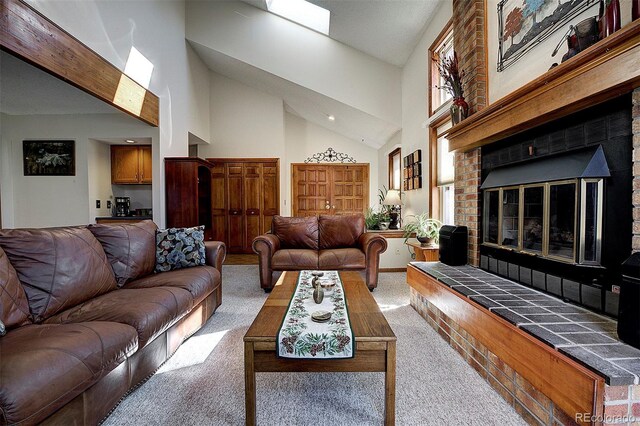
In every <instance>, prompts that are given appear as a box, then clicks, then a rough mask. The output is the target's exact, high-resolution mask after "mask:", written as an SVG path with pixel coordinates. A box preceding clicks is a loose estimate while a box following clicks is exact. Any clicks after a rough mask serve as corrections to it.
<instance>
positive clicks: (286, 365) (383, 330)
mask: <svg viewBox="0 0 640 426" xmlns="http://www.w3.org/2000/svg"><path fill="white" fill-rule="evenodd" d="M298 274H299V272H285V273H284V274H283V275H282V276H281V277H280V280H279V281H278V283H277V284H276V285H275V287H274V288H273V291H272V292H271V294H270V295H269V297H268V298H267V300H266V302H264V305H263V306H262V309H260V312H258V316H257V317H256V319H255V320H254V321H253V324H251V327H249V330H248V331H247V334H245V335H244V380H245V407H246V416H247V421H246V424H247V425H255V424H256V373H258V372H270V373H276V372H384V373H385V401H384V412H385V415H384V424H385V425H393V424H395V414H396V413H395V398H396V336H395V334H393V331H392V330H391V327H389V323H388V322H387V320H386V319H385V317H384V315H382V312H381V311H380V308H378V304H377V303H376V301H375V300H374V298H373V296H372V295H371V293H370V292H369V289H368V288H367V286H366V284H365V283H364V281H363V280H362V278H361V277H360V274H359V273H358V272H340V278H341V279H342V284H343V286H344V293H345V297H346V299H347V305H348V309H349V319H350V320H351V328H352V330H353V335H354V338H355V343H356V353H355V357H354V358H351V359H333V360H324V359H323V360H313V359H309V360H307V359H287V358H279V357H278V356H277V355H276V338H277V334H278V330H279V329H280V325H281V323H282V319H283V318H284V316H285V314H286V312H287V307H288V305H289V301H290V300H291V296H292V295H293V291H294V289H295V287H296V282H297V280H298Z"/></svg>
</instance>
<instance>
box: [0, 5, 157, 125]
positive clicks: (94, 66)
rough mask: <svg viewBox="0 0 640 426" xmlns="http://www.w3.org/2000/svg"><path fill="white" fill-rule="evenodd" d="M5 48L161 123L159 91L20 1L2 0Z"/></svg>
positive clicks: (0, 38)
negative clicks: (139, 80)
mask: <svg viewBox="0 0 640 426" xmlns="http://www.w3.org/2000/svg"><path fill="white" fill-rule="evenodd" d="M0 48H2V50H4V51H6V52H9V53H11V54H12V55H14V56H17V57H18V58H21V59H22V60H24V61H26V62H29V63H30V64H32V65H34V66H36V67H38V68H40V69H42V70H44V71H46V72H48V73H49V74H51V75H53V76H55V77H58V78H60V79H61V80H64V81H66V82H67V83H69V84H71V85H73V86H75V87H77V88H79V89H81V90H83V91H85V92H87V93H89V94H90V95H92V96H95V97H96V98H98V99H100V100H102V101H104V102H106V103H108V104H109V105H112V106H114V107H116V108H118V109H120V110H122V111H124V112H126V113H127V114H130V115H132V116H134V117H136V118H138V119H140V120H142V121H144V122H145V123H147V124H150V125H152V126H158V124H159V118H158V117H159V107H160V102H159V99H158V97H157V96H156V95H154V94H153V93H151V92H150V91H149V90H147V89H145V88H144V87H142V86H141V85H139V84H138V83H136V82H135V81H133V80H132V79H131V78H129V77H128V76H127V75H125V74H124V73H123V72H122V71H120V70H119V69H118V68H116V67H115V66H113V65H112V64H111V63H110V62H108V61H107V60H106V59H104V58H103V57H102V56H100V55H98V54H97V53H96V52H94V51H93V50H91V49H90V48H89V47H87V46H86V45H84V44H83V43H82V42H80V41H79V40H78V39H76V38H75V37H73V36H71V35H70V34H69V33H67V32H66V31H64V30H63V29H62V28H60V27H59V26H57V25H56V24H55V23H53V22H51V21H50V20H48V19H47V18H46V17H45V16H44V15H42V14H40V13H39V12H38V11H36V10H35V9H33V8H31V7H30V6H29V5H27V4H26V3H24V2H22V1H20V0H0Z"/></svg>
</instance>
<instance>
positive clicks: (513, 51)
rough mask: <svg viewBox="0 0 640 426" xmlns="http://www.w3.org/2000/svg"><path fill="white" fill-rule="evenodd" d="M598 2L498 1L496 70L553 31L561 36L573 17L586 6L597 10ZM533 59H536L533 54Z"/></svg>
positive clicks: (536, 44)
mask: <svg viewBox="0 0 640 426" xmlns="http://www.w3.org/2000/svg"><path fill="white" fill-rule="evenodd" d="M599 3H600V2H597V1H594V2H589V1H564V2H563V1H558V2H548V1H543V0H526V1H522V0H501V1H499V2H498V72H502V71H504V70H505V69H506V68H507V67H509V66H510V65H511V64H513V63H514V62H516V61H517V60H518V59H520V58H521V57H522V56H524V55H525V54H526V53H527V52H529V51H530V50H531V49H533V48H534V47H536V46H538V45H539V44H540V43H541V42H543V41H544V40H546V39H547V38H549V37H551V36H552V35H554V33H556V32H557V33H558V34H557V36H555V37H557V38H558V39H560V38H561V37H560V35H561V34H562V33H564V32H565V31H566V30H567V29H568V27H569V25H568V24H569V21H570V20H571V19H572V18H574V17H575V16H577V15H578V14H580V13H582V12H584V11H586V10H587V9H589V8H593V10H592V11H593V12H594V13H597V11H598V9H597V7H598V5H599ZM562 38H565V37H564V36H563V37H562ZM565 44H566V43H565ZM559 57H560V56H559ZM559 57H558V58H559ZM532 60H534V61H535V60H536V58H535V57H534V58H532ZM558 62H559V61H558Z"/></svg>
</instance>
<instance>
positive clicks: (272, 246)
mask: <svg viewBox="0 0 640 426" xmlns="http://www.w3.org/2000/svg"><path fill="white" fill-rule="evenodd" d="M252 247H253V251H254V252H255V253H256V254H258V255H259V256H263V255H267V256H269V258H271V256H273V253H275V252H277V251H278V250H280V239H279V238H278V237H276V236H275V235H273V234H263V235H258V236H257V237H255V238H254V239H253V244H252Z"/></svg>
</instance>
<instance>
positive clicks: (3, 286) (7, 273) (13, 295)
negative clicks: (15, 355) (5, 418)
mask: <svg viewBox="0 0 640 426" xmlns="http://www.w3.org/2000/svg"><path fill="white" fill-rule="evenodd" d="M0 322H2V323H3V324H4V325H5V327H6V328H7V329H10V328H13V327H19V326H21V325H25V324H28V323H29V304H28V303H27V295H26V294H25V292H24V289H23V288H22V285H21V284H20V281H19V280H18V274H17V273H16V270H15V269H14V268H13V266H12V265H11V263H10V262H9V259H8V258H7V255H6V253H5V252H4V250H2V248H0ZM1 356H2V355H1V354H0V357H1Z"/></svg>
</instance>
